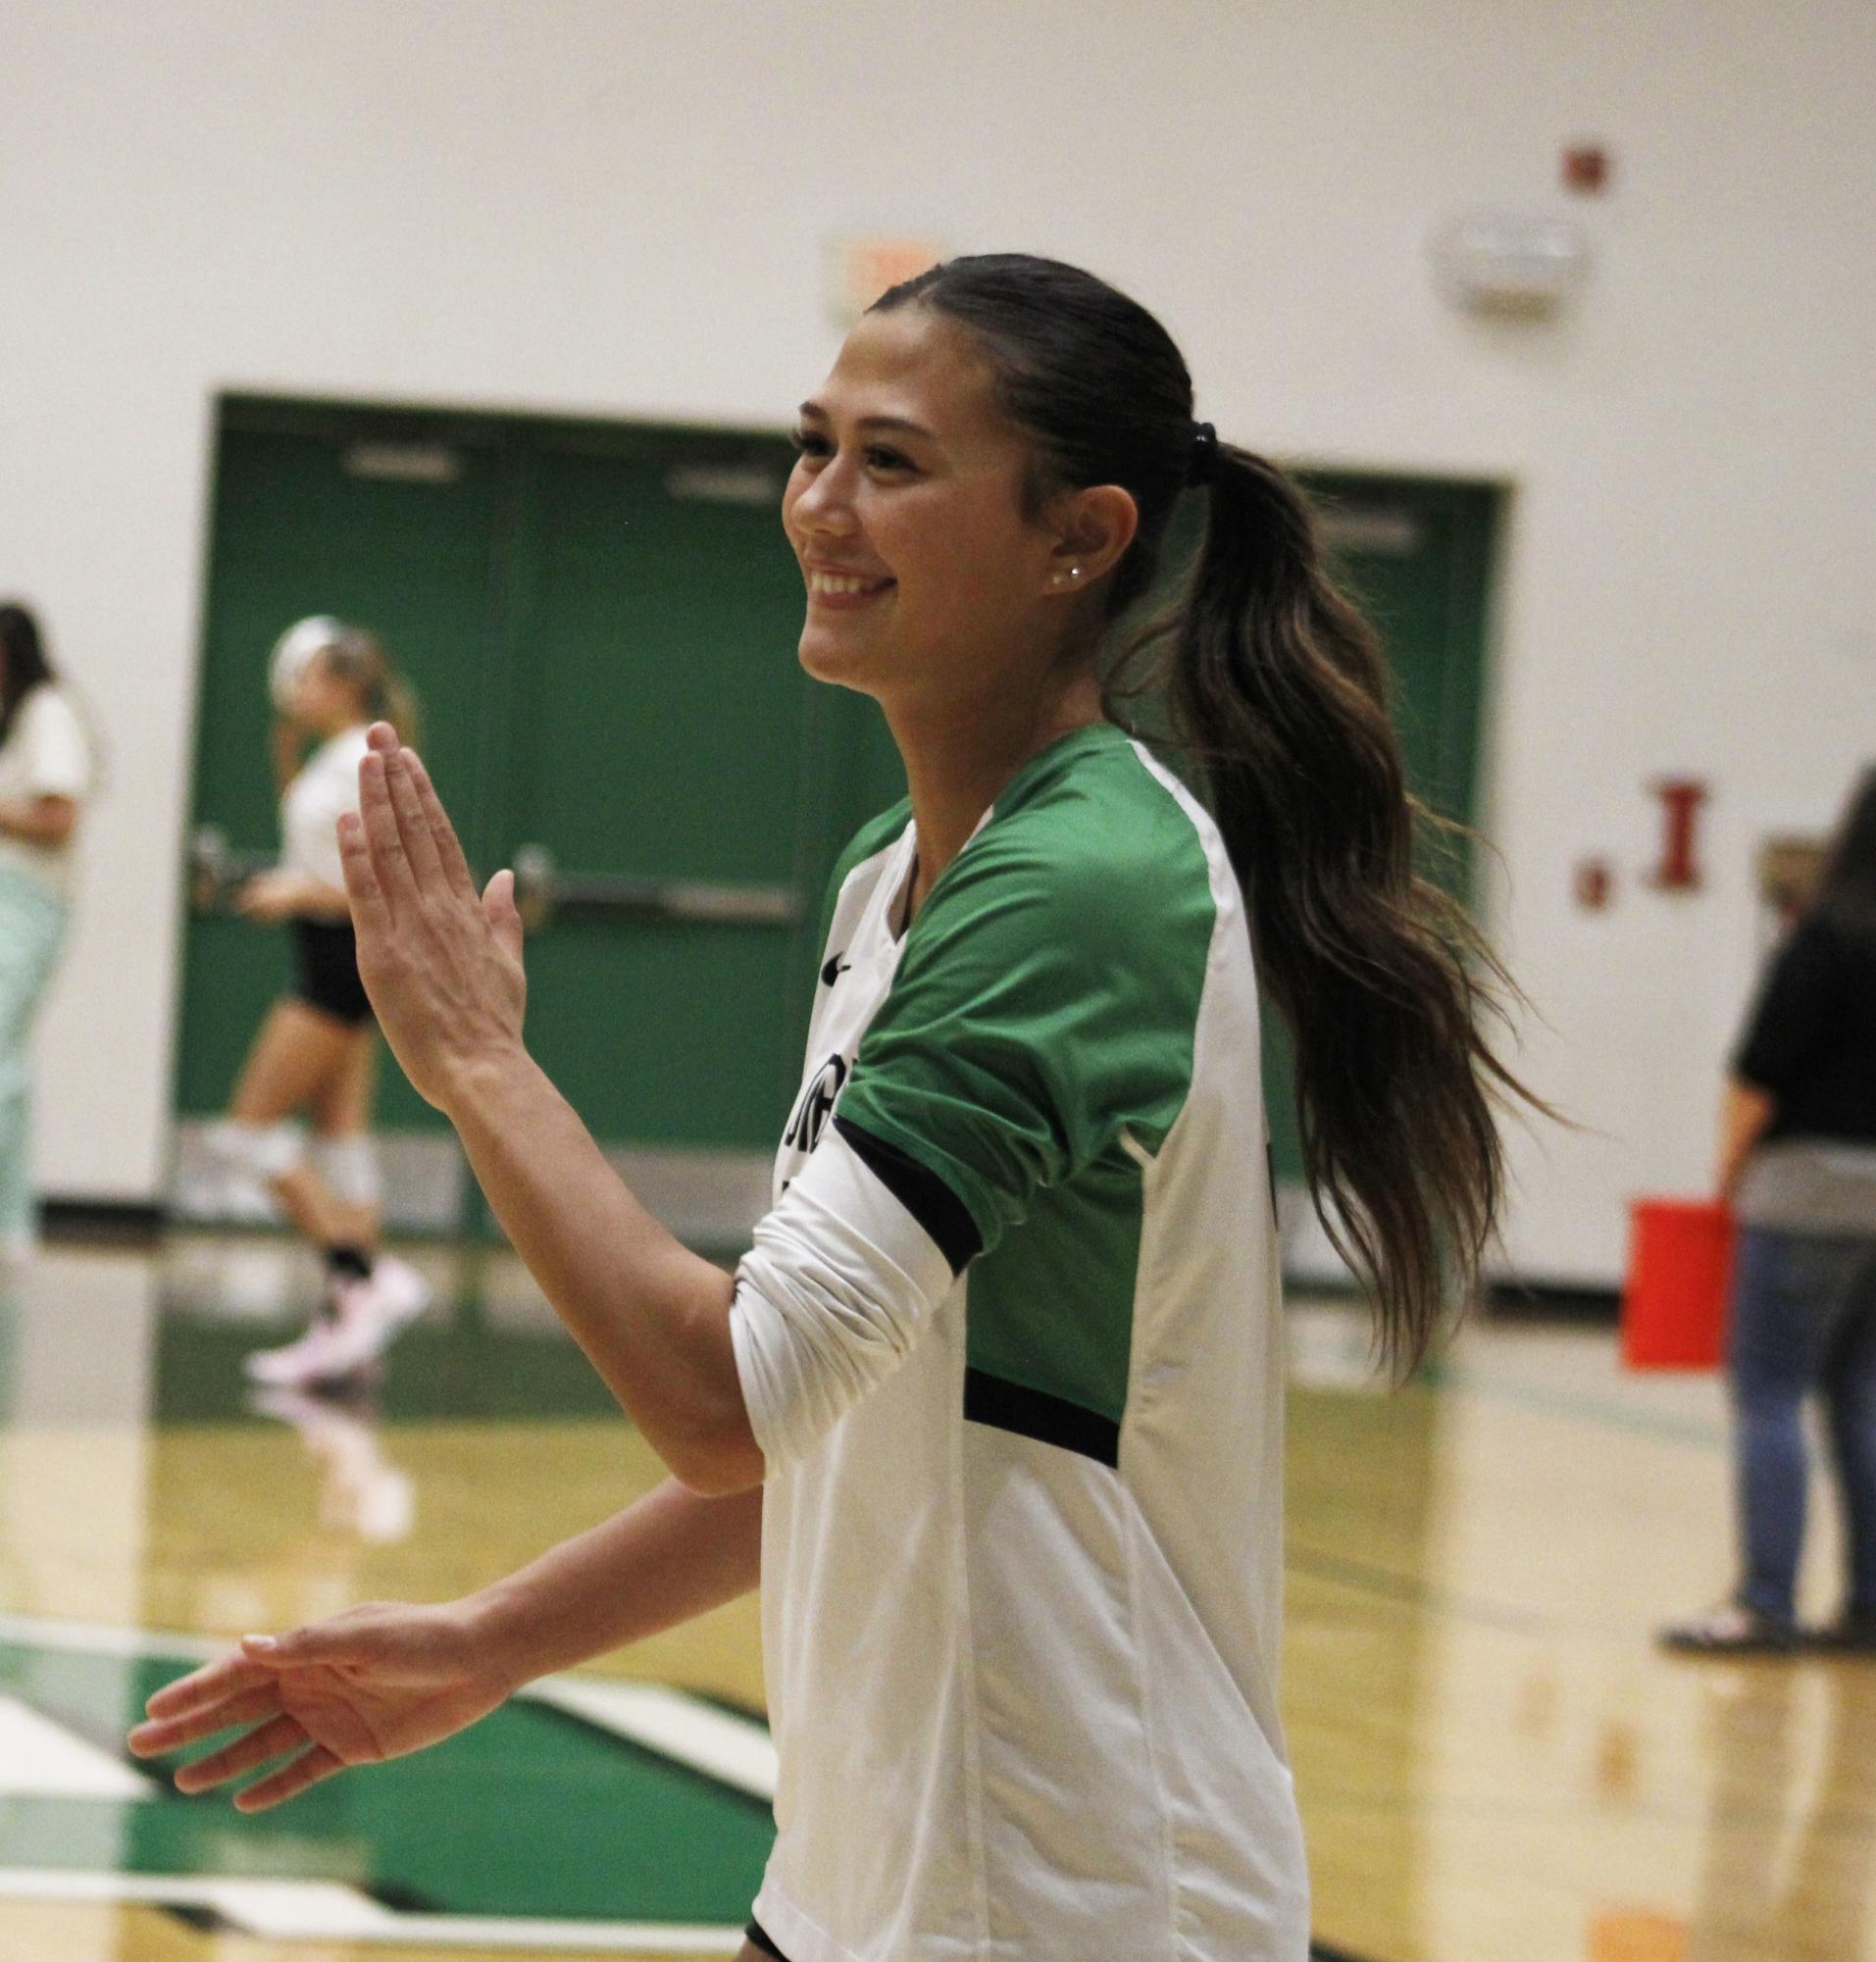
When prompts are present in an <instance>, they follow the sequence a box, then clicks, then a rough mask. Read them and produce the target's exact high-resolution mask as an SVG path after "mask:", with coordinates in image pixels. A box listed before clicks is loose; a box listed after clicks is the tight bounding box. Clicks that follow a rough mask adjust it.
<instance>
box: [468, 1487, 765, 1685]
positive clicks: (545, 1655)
mask: <svg viewBox="0 0 1876 1962" xmlns="http://www.w3.org/2000/svg"><path fill="white" fill-rule="evenodd" d="M761 1548H762V1491H761V1488H760V1487H759V1486H757V1487H755V1488H753V1489H751V1490H749V1491H742V1492H735V1493H733V1494H731V1495H730V1496H729V1497H727V1498H704V1497H702V1496H700V1495H699V1494H698V1493H696V1492H693V1491H689V1490H687V1489H686V1488H685V1487H684V1486H683V1485H681V1484H678V1482H677V1481H676V1480H675V1479H673V1480H669V1481H667V1482H666V1483H665V1484H662V1485H660V1486H659V1487H658V1488H657V1489H656V1490H655V1491H652V1492H649V1493H647V1494H646V1496H645V1497H644V1498H642V1499H640V1500H639V1501H638V1502H637V1503H636V1504H635V1505H633V1506H629V1507H628V1508H627V1509H626V1510H625V1511H624V1512H622V1513H618V1514H615V1515H614V1517H613V1518H611V1519H609V1520H607V1521H606V1522H605V1523H604V1524H603V1525H600V1526H596V1527H594V1528H592V1530H591V1531H590V1532H587V1533H583V1534H580V1536H579V1537H578V1538H576V1539H570V1540H567V1541H565V1542H564V1543H563V1544H562V1545H559V1546H556V1547H554V1548H553V1550H552V1551H551V1552H548V1553H544V1554H542V1555H541V1557H540V1558H539V1559H538V1560H536V1561H534V1562H533V1563H532V1565H531V1566H528V1567H524V1568H523V1569H522V1570H521V1571H520V1572H519V1573H518V1574H511V1575H510V1576H509V1577H508V1578H507V1579H506V1580H503V1581H497V1582H495V1583H494V1584H493V1585H490V1586H487V1587H484V1588H482V1591H481V1592H480V1593H479V1594H477V1595H475V1596H474V1597H472V1600H471V1602H470V1606H471V1609H472V1611H473V1613H474V1614H475V1616H476V1618H477V1620H478V1622H479V1624H480V1625H481V1627H482V1630H483V1631H484V1633H485V1635H486V1636H487V1638H488V1640H489V1641H490V1642H491V1643H492V1644H493V1646H494V1648H495V1651H496V1652H497V1653H498V1654H499V1655H500V1656H501V1658H502V1668H503V1673H504V1674H505V1675H508V1676H509V1677H511V1678H512V1680H513V1682H514V1683H515V1684H516V1685H520V1684H523V1683H528V1682H532V1680H533V1679H534V1678H535V1677H537V1676H545V1675H548V1674H551V1673H552V1672H553V1671H554V1670H558V1669H570V1668H572V1667H573V1666H574V1665H575V1664H577V1663H582V1662H586V1661H589V1660H590V1659H591V1658H592V1657H593V1656H595V1655H604V1654H605V1653H606V1652H607V1651H608V1650H611V1649H615V1648H619V1647H622V1646H623V1645H624V1644H625V1643H627V1642H633V1641H639V1640H642V1639H643V1638H644V1637H645V1636H646V1635H659V1634H661V1633H662V1632H663V1631H664V1630H666V1629H670V1628H676V1627H677V1626H678V1624H679V1623H681V1622H686V1621H689V1620H691V1619H692V1618H693V1617H694V1616H697V1615H701V1614H705V1613H707V1612H708V1611H709V1610H710V1609H711V1608H716V1607H721V1606H722V1605H723V1604H724V1602H726V1601H734V1600H735V1599H737V1598H738V1597H739V1596H740V1595H743V1594H746V1593H749V1592H750V1591H751V1590H752V1589H753V1588H754V1587H755V1586H756V1585H757V1584H758V1583H759V1581H760V1579H761V1570H762V1552H761Z"/></svg>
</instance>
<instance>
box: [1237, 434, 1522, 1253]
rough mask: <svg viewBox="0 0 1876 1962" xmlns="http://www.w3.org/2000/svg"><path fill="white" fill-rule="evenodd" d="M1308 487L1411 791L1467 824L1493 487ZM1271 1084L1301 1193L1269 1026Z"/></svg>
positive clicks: (1276, 1129) (1285, 1178)
mask: <svg viewBox="0 0 1876 1962" xmlns="http://www.w3.org/2000/svg"><path fill="white" fill-rule="evenodd" d="M1304 481H1305V482H1306V483H1307V485H1308V487H1309V488H1310V490H1311V491H1312V492H1313V493H1314V495H1315V496H1316V498H1317V500H1318V511H1319V514H1320V517H1321V521H1322V528H1323V532H1324V536H1325V542H1326V543H1327V545H1328V548H1329V553H1330V557H1331V560H1332V562H1333V564H1334V567H1335V570H1336V573H1337V576H1338V578H1339V579H1340V580H1341V581H1342V583H1343V584H1344V589H1346V590H1347V591H1349V592H1350V593H1351V594H1352V596H1353V597H1354V598H1356V599H1357V600H1358V601H1359V602H1360V604H1361V606H1362V609H1363V611H1364V612H1365V613H1366V614H1367V615H1368V617H1369V618H1370V619H1371V620H1372V621H1373V622H1374V623H1375V625H1376V626H1377V627H1378V628H1379V629H1380V631H1381V635H1382V639H1383V641H1384V642H1385V643H1386V646H1387V649H1388V655H1389V660H1390V663H1391V665H1392V667H1393V670H1394V686H1395V720H1396V726H1397V728H1398V729H1399V732H1400V740H1401V747H1402V750H1403V751H1404V754H1405V760H1406V766H1407V779H1408V782H1409V784H1410V785H1411V787H1412V789H1413V791H1414V793H1415V794H1416V795H1417V796H1418V797H1419V798H1420V799H1421V800H1422V801H1423V802H1424V803H1426V804H1428V805H1429V806H1431V807H1432V808H1433V809H1434V810H1435V811H1437V812H1439V813H1440V814H1441V815H1443V816H1445V817H1447V818H1454V819H1457V820H1459V821H1461V822H1463V823H1470V822H1471V820H1472V818H1473V816H1474V796H1475V791H1476V787H1477V775H1478V750H1479V706H1480V697H1481V692H1482V687H1483V679H1484V672H1485V635H1486V617H1487V606H1488V601H1489V584H1490V578H1491V568H1492V554H1493V547H1494V530H1495V526H1496V512H1497V500H1498V493H1497V492H1496V490H1494V489H1493V488H1492V487H1491V486H1490V485H1486V484H1475V483H1449V482H1429V481H1425V480H1420V479H1413V478H1381V477H1355V476H1343V475H1331V474H1328V473H1314V472H1311V473H1305V474H1304ZM1428 863H1429V870H1430V873H1431V875H1432V876H1434V877H1436V878H1439V879H1441V880H1443V882H1445V883H1446V884H1448V885H1449V886H1451V887H1453V888H1455V889H1458V890H1461V891H1463V889H1464V887H1465V884H1466V880H1467V877H1468V866H1467V863H1466V860H1465V857H1464V854H1463V853H1459V854H1457V855H1455V856H1454V857H1453V858H1452V859H1450V860H1445V859H1442V858H1439V857H1438V856H1436V857H1434V858H1431V859H1429V861H1428ZM1264 1082H1265V1096H1266V1099H1267V1102H1268V1106H1269V1111H1270V1129H1271V1147H1272V1153H1273V1156H1274V1160H1275V1165H1276V1172H1277V1179H1278V1182H1279V1185H1280V1187H1282V1186H1284V1185H1289V1186H1290V1187H1291V1188H1292V1190H1293V1192H1294V1191H1295V1190H1296V1189H1297V1188H1299V1185H1300V1180H1301V1175H1302V1153H1301V1149H1300V1147H1299V1145H1298V1143H1297V1135H1296V1119H1295V1104H1294V1095H1293V1086H1292V1069H1291V1058H1290V1049H1289V1043H1288V1040H1287V1038H1286V1036H1285V1034H1284V1031H1283V1030H1282V1028H1281V1026H1280V1025H1279V1024H1278V1022H1277V1019H1276V1017H1275V1016H1274V1015H1272V1016H1270V1017H1268V1018H1267V1021H1266V1027H1265V1077H1264ZM1286 1210H1287V1211H1288V1210H1289V1209H1288V1208H1287V1209H1286ZM1313 1237H1314V1236H1313V1234H1308V1233H1305V1235H1304V1239H1305V1241H1308V1240H1313ZM1338 1265H1339V1264H1338V1263H1334V1262H1333V1261H1332V1260H1328V1259H1324V1258H1322V1249H1321V1247H1320V1245H1318V1246H1317V1248H1316V1255H1315V1257H1313V1258H1306V1259H1305V1260H1304V1261H1303V1263H1302V1266H1303V1267H1304V1268H1305V1269H1308V1270H1317V1271H1321V1272H1324V1273H1333V1272H1335V1271H1336V1270H1337V1267H1338Z"/></svg>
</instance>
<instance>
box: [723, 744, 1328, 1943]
mask: <svg viewBox="0 0 1876 1962" xmlns="http://www.w3.org/2000/svg"><path fill="white" fill-rule="evenodd" d="M908 817H909V813H908V810H907V807H906V806H904V805H901V806H900V807H899V809H898V810H897V811H895V812H891V813H888V814H887V816H886V818H884V819H883V820H880V821H877V822H876V823H875V824H874V825H873V826H870V827H869V828H868V829H867V830H865V831H863V832H862V833H861V834H860V837H859V838H858V839H856V840H855V843H854V845H853V846H852V847H850V848H849V851H848V853H847V855H846V857H845V858H844V859H843V861H842V863H841V865H840V867H839V869H838V870H837V873H836V877H835V884H834V890H833V892H832V894H831V899H830V910H829V914H828V922H827V932H826V935H825V944H824V947H823V959H824V967H823V969H822V977H821V985H820V987H819V989H818V991H817V995H816V1001H815V1010H814V1016H813V1023H812V1029H811V1032H810V1036H809V1042H808V1054H807V1064H806V1069H805V1072H804V1076H803V1082H802V1089H801V1093H800V1096H799V1099H798V1101H797V1103H796V1106H795V1109H794V1111H793V1113H792V1115H791V1118H790V1121H789V1125H788V1130H787V1133H786V1137H785V1140H784V1143H783V1147H782V1150H781V1153H780V1155H779V1156H778V1159H777V1163H776V1174H775V1180H776V1183H775V1199H776V1203H775V1206H774V1208H773V1210H772V1211H771V1213H770V1214H769V1215H768V1217H767V1218H766V1219H765V1220H764V1221H763V1223H762V1224H761V1226H760V1227H759V1228H758V1230H757V1233H756V1240H755V1246H754V1248H753V1250H752V1251H751V1253H750V1254H749V1256H748V1257H747V1259H746V1260H745V1261H744V1263H743V1265H742V1267H741V1269H740V1270H739V1273H738V1284H737V1291H736V1297H735V1307H734V1310H733V1317H732V1327H733V1333H734V1338H735V1353H736V1361H737V1368H738V1372H739V1375H740V1379H741V1383H742V1388H743V1392H744V1396H745V1399H746V1402H747V1405H748V1409H749V1415H750V1419H751V1423H752V1425H753V1428H754V1430H755V1434H756V1436H757V1438H758V1440H759V1441H760V1443H761V1445H762V1448H763V1450H764V1453H765V1455H766V1457H767V1461H768V1482H767V1484H766V1487H765V1494H764V1506H763V1549H762V1578H763V1624H764V1645H765V1660H766V1667H767V1672H768V1686H769V1700H770V1718H771V1723H772V1725H773V1727H774V1731H775V1736H776V1740H777V1744H778V1747H779V1752H780V1760H781V1772H780V1780H779V1785H778V1788H777V1797H776V1824H777V1840H776V1845H775V1849H774V1853H773V1856H772V1858H771V1860H770V1864H769V1867H768V1871H767V1875H766V1877H765V1880H764V1883H763V1887H762V1890H761V1893H760V1895H759V1897H758V1899H757V1901H756V1904H755V1913H756V1918H757V1919H758V1921H759V1922H760V1923H761V1925H762V1927H763V1929H764V1931H765V1932H766V1933H767V1934H768V1935H769V1936H770V1937H772V1938H773V1939H774V1940H775V1942H776V1943H777V1944H778V1945H779V1946H780V1947H781V1949H782V1950H783V1952H784V1953H785V1954H786V1956H787V1957H788V1962H966V1958H969V1962H1094V1958H1109V1957H1111V1958H1126V1962H1175V1958H1177V1962H1303V1958H1304V1957H1305V1956H1306V1954H1307V1950H1308V1902H1307V1893H1308V1888H1307V1879H1306V1873H1305V1867H1304V1860H1303V1849H1302V1840H1301V1833H1300V1828H1299V1824H1298V1820H1297V1815H1296V1809H1295V1804H1294V1798H1293V1790H1292V1784H1291V1777H1290V1773H1289V1770H1288V1768H1287V1764H1286V1760H1285V1752H1284V1744H1283V1738H1282V1733H1281V1729H1280V1726H1279V1721H1278V1714H1277V1662H1278V1644H1279V1624H1280V1610H1281V1598H1280V1595H1281V1575H1282V1559H1283V1522H1282V1477H1283V1466H1282V1419H1283V1369H1282V1348H1281V1330H1280V1302H1279V1282H1278V1267H1277V1241H1276V1233H1275V1221H1274V1208H1273V1204H1272V1196H1271V1188H1270V1182H1269V1175H1268V1157H1267V1144H1266V1133H1265V1127H1264V1117H1263V1108H1262V1099H1261V1095H1260V1090H1259V1074H1258V1058H1259V1046H1258V1029H1257V997H1256V988H1255V983H1254V980H1253V976H1252V971H1251V960H1250V951H1249V943H1248V936H1247V932H1246V927H1245V921H1244V915H1243V908H1242V898H1241V895H1240V892H1239V887H1238V883H1237V880H1236V879H1235V877H1234V876H1233V873H1232V869H1231V866H1230V863H1229V861H1228V859H1227V857H1226V854H1225V850H1224V847H1223V843H1222V841H1221V839H1220V837H1219V835H1218V833H1217V831H1216V830H1215V828H1214V827H1213V825H1212V824H1211V822H1210V820H1209V818H1208V817H1207V816H1206V814H1205V813H1204V812H1203V810H1202V809H1201V808H1200V807H1199V806H1198V805H1197V804H1196V803H1195V802H1194V801H1193V800H1192V798H1191V797H1190V796H1189V795H1188V793H1187V792H1186V791H1185V790H1184V789H1183V787H1181V786H1180V785H1179V784H1178V783H1177V781H1176V780H1174V779H1172V778H1171V777H1170V776H1169V775H1168V774H1167V773H1166V772H1164V771H1163V770H1162V769H1161V768H1160V767H1159V766H1158V765H1157V764H1156V763H1155V762H1154V761H1153V760H1152V759H1151V758H1150V757H1149V756H1148V754H1147V753H1146V752H1145V751H1144V750H1143V749H1141V748H1140V747H1138V746H1137V745H1135V744H1134V743H1132V742H1130V741H1129V740H1128V739H1127V737H1126V736H1125V735H1124V734H1123V733H1122V732H1121V731H1120V730H1118V729H1115V728H1113V727H1112V726H1111V725H1107V724H1100V725H1096V726H1094V727H1093V728H1090V729H1082V730H1078V731H1076V732H1075V733H1074V734H1072V735H1069V736H1067V737H1065V738H1063V739H1062V740H1061V741H1059V742H1057V743H1056V744H1054V745H1053V746H1052V747H1051V748H1049V749H1048V750H1046V751H1044V752H1043V753H1042V754H1041V755H1040V756H1039V757H1038V758H1036V759H1035V760H1034V761H1032V762H1031V763H1030V764H1029V765H1028V766H1027V767H1026V768H1025V769H1024V770H1023V771H1022V772H1021V773H1019V775H1018V776H1017V778H1016V779H1015V780H1013V781H1012V782H1011V783H1010V784H1009V785H1008V786H1007V788H1006V789H1005V790H1004V792H1003V793H1002V794H1001V795H1000V796H999V797H998V799H997V801H996V804H995V806H994V808H993V809H992V810H991V811H990V812H989V814H988V815H987V817H986V819H985V821H984V822H983V824H982V825H981V826H980V827H979V829H978V831H977V833H976V834H975V835H974V837H973V838H972V840H971V842H970V843H969V844H968V845H967V846H966V847H965V849H964V851H963V852H962V853H961V854H960V855H959V856H958V858H957V859H956V860H954V861H953V863H952V864H951V865H949V866H947V867H946V868H945V870H944V872H943V873H942V875H941V876H940V877H939V878H938V880H937V881H936V882H935V884H934V886H933V888H932V891H931V893H930V895H929V897H928V899H927V901H926V903H925V904H924V905H923V907H921V909H920V911H919V913H918V915H917V918H916V919H915V920H914V921H913V922H912V924H911V927H910V929H909V931H906V932H905V933H904V934H903V936H902V937H901V936H899V935H898V934H897V933H896V932H895V922H896V921H897V920H898V918H899V917H901V915H902V912H903V906H904V895H905V892H906V889H907V886H908V883H909V881H910V880H911V877H912V874H913V869H914V864H915V858H916V852H917V838H916V835H915V833H914V830H913V829H912V827H911V826H910V824H909V822H908Z"/></svg>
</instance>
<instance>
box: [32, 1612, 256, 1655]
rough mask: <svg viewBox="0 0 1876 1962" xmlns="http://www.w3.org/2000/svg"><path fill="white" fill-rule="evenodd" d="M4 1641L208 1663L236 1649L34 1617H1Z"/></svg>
mask: <svg viewBox="0 0 1876 1962" xmlns="http://www.w3.org/2000/svg"><path fill="white" fill-rule="evenodd" d="M0 1641H11V1642H18V1643H20V1644H21V1645H22V1646H23V1647H25V1648H72V1649H76V1650H78V1651H79V1653H80V1654H83V1655H118V1656H127V1657H143V1656H169V1655H175V1656H180V1657H181V1658H182V1660H183V1661H184V1662H207V1661H209V1660H210V1659H211V1658H212V1657H214V1656H218V1655H223V1654H225V1653H226V1652H227V1651H228V1649H229V1648H231V1647H232V1646H233V1643H231V1642H226V1641H205V1640H204V1639H203V1638H202V1636H200V1635H155V1634H152V1633H151V1632H150V1631H149V1630H148V1629H121V1628H112V1627H107V1626H106V1625H105V1624H104V1623H102V1622H43V1621H39V1620H37V1619H35V1618H34V1617H33V1616H30V1615H0Z"/></svg>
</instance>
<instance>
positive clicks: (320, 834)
mask: <svg viewBox="0 0 1876 1962" xmlns="http://www.w3.org/2000/svg"><path fill="white" fill-rule="evenodd" d="M368 728H369V725H368V724H365V723H360V724H359V726H358V727H357V728H356V729H343V730H341V731H340V733H339V734H337V735H335V736H331V737H330V738H329V739H328V740H327V741H325V742H323V743H321V744H320V746H319V747H318V748H317V749H316V750H314V752H313V753H312V755H311V756H309V757H308V758H307V759H306V761H305V762H304V763H303V764H302V765H301V766H300V769H299V774H298V775H297V776H296V777H295V778H294V779H293V780H292V782H290V783H289V784H288V785H287V786H286V791H285V794H284V795H283V796H282V797H281V798H280V865H281V868H282V869H283V870H284V871H287V872H297V873H300V874H302V875H303V876H304V877H305V878H308V879H317V880H321V881H323V882H324V883H325V884H327V885H335V886H337V887H338V889H339V890H340V891H341V892H343V891H344V889H345V869H344V866H343V864H342V862H341V861H340V859H339V855H338V821H339V819H340V818H341V817H343V816H344V814H345V813H346V812H347V811H356V810H357V809H358V766H359V765H360V764H361V763H362V762H363V761H364V760H365V756H366V753H367V752H368V751H369V750H370V748H371V743H370V742H369V741H368V740H367V739H366V730H367V729H368Z"/></svg>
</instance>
